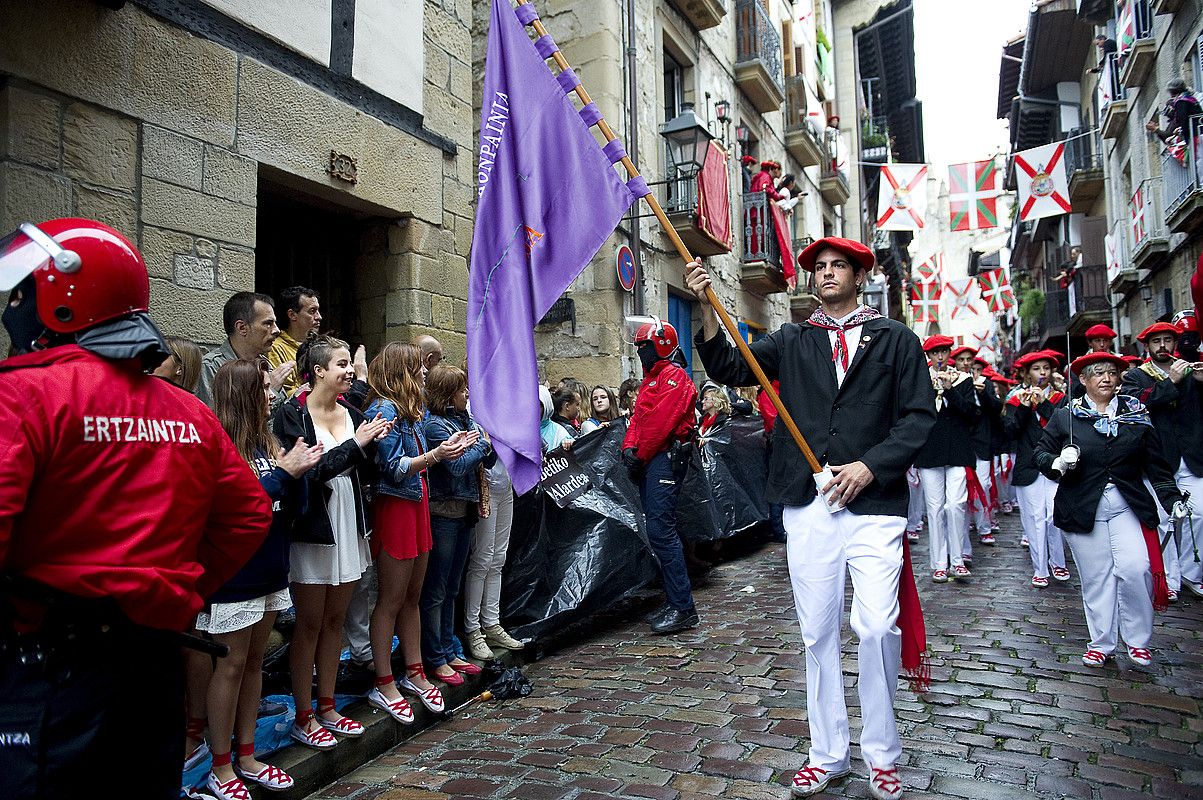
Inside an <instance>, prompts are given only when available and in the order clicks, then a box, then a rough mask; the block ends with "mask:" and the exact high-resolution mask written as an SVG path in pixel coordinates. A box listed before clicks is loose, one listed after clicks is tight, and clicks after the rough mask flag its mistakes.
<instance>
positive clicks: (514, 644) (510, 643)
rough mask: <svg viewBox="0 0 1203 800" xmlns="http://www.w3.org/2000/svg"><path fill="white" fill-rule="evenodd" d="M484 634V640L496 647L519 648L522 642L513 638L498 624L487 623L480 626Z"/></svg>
mask: <svg viewBox="0 0 1203 800" xmlns="http://www.w3.org/2000/svg"><path fill="white" fill-rule="evenodd" d="M481 630H482V631H484V634H485V641H487V642H488V643H489V644H491V645H496V646H497V647H503V648H505V649H506V650H521V649H522V642H520V641H518V640H517V639H515V638H514V637H513V636H510V635H509V634H508V633H506V631H505V628H503V627H501V626H500V625H487V626H485V627H484V628H481Z"/></svg>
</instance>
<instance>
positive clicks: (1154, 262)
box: [1128, 178, 1170, 270]
mask: <svg viewBox="0 0 1203 800" xmlns="http://www.w3.org/2000/svg"><path fill="white" fill-rule="evenodd" d="M1161 180H1162V179H1161V178H1146V179H1145V180H1144V181H1143V182H1142V183H1141V184H1140V186H1139V187H1138V188H1137V190H1136V192H1135V193H1134V194H1133V195H1132V198H1131V199H1130V200H1128V221H1129V225H1128V241H1129V242H1130V243H1131V245H1132V248H1131V251H1130V252H1131V253H1132V259H1131V268H1132V269H1135V270H1142V269H1148V270H1152V269H1155V268H1156V267H1158V266H1160V264H1161V261H1162V260H1163V259H1164V258H1165V256H1166V254H1167V253H1169V250H1170V238H1169V233H1168V232H1167V231H1166V228H1165V216H1164V214H1162V212H1161V196H1162V193H1161V192H1160V191H1158V187H1156V186H1154V185H1153V184H1155V183H1158V182H1160V181H1161Z"/></svg>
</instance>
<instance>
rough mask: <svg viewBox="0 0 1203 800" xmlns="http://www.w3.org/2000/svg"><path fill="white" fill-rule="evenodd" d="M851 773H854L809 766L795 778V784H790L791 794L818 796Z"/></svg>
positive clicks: (848, 770)
mask: <svg viewBox="0 0 1203 800" xmlns="http://www.w3.org/2000/svg"><path fill="white" fill-rule="evenodd" d="M850 772H852V770H850V769H842V770H835V771H829V770H825V769H822V768H821V767H812V766H811V765H810V764H807V765H806V766H805V767H803V768H802V769H800V770H798V774H797V775H795V776H794V780H793V783H791V784H790V792H791V793H792V794H793V796H794V797H810V796H811V795H812V794H818V793H819V792H821V791H823V790H824V789H826V788H827V787H828V786H829V785H830V784H831V782H832V781H837V780H839V779H840V778H843V777H845V776H846V775H848V774H849V773H850Z"/></svg>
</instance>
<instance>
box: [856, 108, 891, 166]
mask: <svg viewBox="0 0 1203 800" xmlns="http://www.w3.org/2000/svg"><path fill="white" fill-rule="evenodd" d="M860 147H861V151H860V159H861V161H864V162H866V163H869V164H885V163H887V162H888V161H889V160H890V130H889V128H888V126H887V123H886V118H885V117H875V118H874V119H872V120H869V121H867V122H865V124H864V125H862V126H861V131H860Z"/></svg>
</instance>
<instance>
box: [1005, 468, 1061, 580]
mask: <svg viewBox="0 0 1203 800" xmlns="http://www.w3.org/2000/svg"><path fill="white" fill-rule="evenodd" d="M1015 494H1016V495H1018V497H1019V520H1020V522H1021V523H1023V533H1024V536H1027V537H1028V552H1029V553H1030V554H1031V556H1032V570H1033V574H1034V575H1035V576H1036V577H1038V578H1047V577H1048V571H1049V568H1050V567H1064V566H1065V539H1064V537H1063V536H1062V535H1061V529H1060V528H1058V527H1057V526H1056V525H1054V524H1053V498H1054V497H1056V496H1057V484H1055V483H1053V482H1052V481H1050V480H1049V479H1048V478H1046V477H1044V476H1043V475H1037V476H1036V480H1035V482H1034V483H1032V485H1030V486H1016V487H1015Z"/></svg>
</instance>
